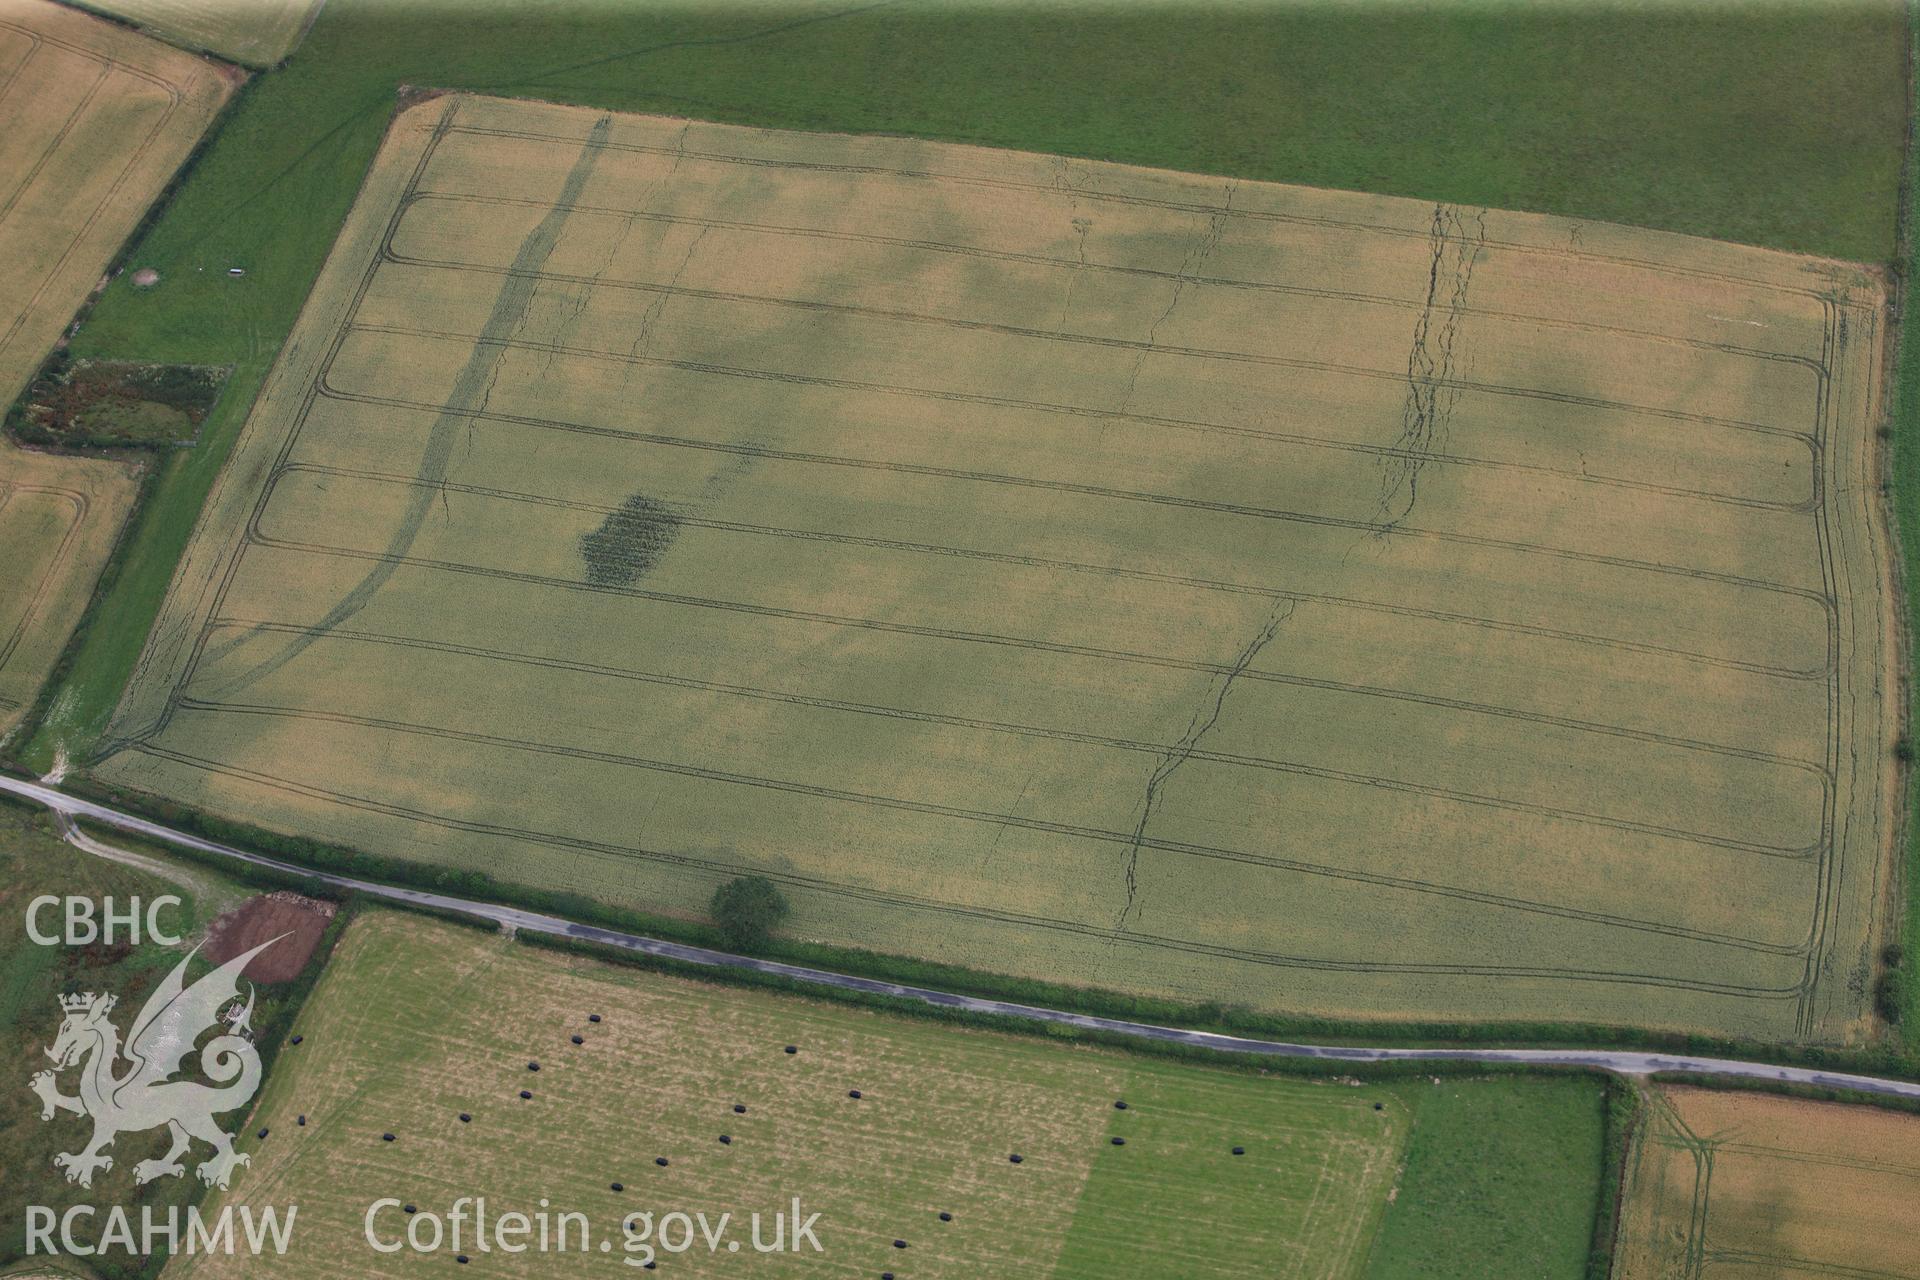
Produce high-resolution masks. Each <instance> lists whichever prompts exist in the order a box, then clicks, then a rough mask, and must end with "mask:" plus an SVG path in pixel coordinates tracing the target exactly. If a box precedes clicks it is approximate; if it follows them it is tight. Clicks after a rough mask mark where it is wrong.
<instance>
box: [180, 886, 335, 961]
mask: <svg viewBox="0 0 1920 1280" xmlns="http://www.w3.org/2000/svg"><path fill="white" fill-rule="evenodd" d="M334 910H335V908H334V904H333V903H331V902H323V901H321V900H320V899H318V898H307V897H302V896H301V895H300V894H297V893H288V892H286V891H284V890H283V891H281V892H278V893H267V894H262V895H261V896H259V897H257V898H249V899H247V900H246V901H245V902H243V903H241V904H240V905H239V906H237V907H235V908H234V909H233V910H231V911H229V912H227V913H226V914H225V915H223V916H221V917H220V918H219V919H217V920H215V921H214V922H213V924H212V925H210V926H209V927H208V929H207V942H206V955H207V959H209V960H211V961H213V962H214V963H215V964H224V963H226V962H227V961H228V960H231V959H233V957H235V956H237V955H239V954H240V953H241V952H243V951H247V950H250V949H251V948H253V947H257V946H259V945H260V944H261V943H263V942H265V941H266V940H267V939H269V938H278V937H280V935H281V934H287V935H289V936H287V937H285V938H282V939H281V941H280V942H279V943H278V944H277V945H275V946H272V947H269V948H267V950H265V951H262V952H261V953H260V954H259V955H257V956H255V957H254V958H253V960H252V962H251V963H249V964H248V965H247V967H246V968H245V969H244V970H242V971H241V976H242V977H244V978H248V979H251V980H252V981H254V982H287V981H290V980H291V979H293V978H296V977H298V976H299V975H300V971H301V970H302V969H305V968H306V967H307V961H308V960H309V959H310V958H312V956H313V949H314V947H315V946H317V945H318V944H319V942H320V935H321V934H322V933H324V932H326V928H327V922H328V921H330V920H332V919H333V913H334Z"/></svg>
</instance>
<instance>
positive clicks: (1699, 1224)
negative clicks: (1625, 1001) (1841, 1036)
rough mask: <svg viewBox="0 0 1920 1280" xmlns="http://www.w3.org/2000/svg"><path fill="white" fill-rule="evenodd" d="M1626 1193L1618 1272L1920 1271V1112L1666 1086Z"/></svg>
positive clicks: (1774, 1279)
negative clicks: (1919, 1208)
mask: <svg viewBox="0 0 1920 1280" xmlns="http://www.w3.org/2000/svg"><path fill="white" fill-rule="evenodd" d="M1625 1195H1626V1199H1625V1211H1624V1216H1623V1219H1622V1223H1621V1229H1620V1239H1619V1244H1618V1246H1617V1254H1616V1261H1615V1266H1614V1271H1613V1276H1614V1280H1665V1278H1666V1277H1669V1276H1685V1277H1689V1278H1694V1277H1700V1278H1705V1280H1799V1278H1800V1277H1810V1276H1846V1277H1859V1278H1861V1280H1868V1278H1871V1280H1916V1278H1920V1250H1916V1249H1915V1247H1914V1238H1913V1206H1914V1203H1915V1197H1916V1196H1920V1116H1913V1115H1905V1114H1901V1113H1898V1112H1891V1111H1884V1110H1880V1109H1878V1108H1874V1107H1864V1106H1847V1105H1844V1104H1840V1103H1832V1102H1810V1101H1802V1100H1800V1099H1797V1098H1784V1097H1773V1096H1768V1095H1764V1094H1750V1093H1732V1092H1726V1091H1721V1090H1705V1089H1693V1088H1664V1089H1661V1090H1659V1091H1657V1093H1656V1094H1655V1105H1654V1106H1651V1107H1649V1108H1648V1109H1647V1112H1646V1122H1645V1129H1644V1132H1643V1133H1642V1135H1641V1138H1640V1141H1639V1143H1638V1145H1637V1147H1636V1149H1635V1152H1634V1156H1633V1159H1632V1162H1631V1164H1630V1165H1629V1167H1628V1175H1627V1185H1626V1193H1625Z"/></svg>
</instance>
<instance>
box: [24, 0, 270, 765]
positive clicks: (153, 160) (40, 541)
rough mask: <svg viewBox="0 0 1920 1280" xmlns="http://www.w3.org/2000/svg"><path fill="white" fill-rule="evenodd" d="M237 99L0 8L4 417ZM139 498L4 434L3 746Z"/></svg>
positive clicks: (141, 44)
mask: <svg viewBox="0 0 1920 1280" xmlns="http://www.w3.org/2000/svg"><path fill="white" fill-rule="evenodd" d="M233 88H234V79H233V78H232V77H230V76H228V75H226V74H223V73H221V72H219V71H217V70H216V69H215V68H214V67H212V66H211V65H210V64H207V63H204V62H202V61H200V60H199V59H197V58H193V57H191V56H189V55H187V54H185V53H181V52H179V51H178V50H175V49H170V48H168V47H167V46H165V45H163V44H160V43H159V42H158V41H154V40H149V39H146V38H145V37H142V36H139V35H136V34H134V33H133V32H130V31H127V30H125V29H123V28H121V27H117V26H114V25H113V24H111V23H108V22H103V21H101V20H99V19H97V18H91V17H87V16H85V15H82V14H78V13H75V12H73V11H72V10H69V9H66V8H63V7H61V6H60V5H57V4H53V3H50V2H47V3H43V2H42V0H9V2H8V3H4V4H0V276H3V277H4V278H5V280H6V284H7V287H6V288H5V290H4V291H0V405H4V404H5V403H6V402H9V401H11V400H12V399H13V398H14V396H15V395H17V394H18V393H19V392H20V390H21V389H22V388H23V387H24V386H25V385H26V384H27V382H28V380H29V379H30V378H31V377H32V376H33V373H34V371H35V370H36V369H37V368H38V367H39V366H40V362H41V361H42V360H43V359H45V358H46V355H47V352H48V351H49V350H50V349H51V348H52V347H53V345H54V343H55V342H56V341H58V340H59V339H60V337H61V333H62V331H63V330H64V329H65V327H66V326H67V324H68V322H69V321H70V320H71V319H72V318H73V313H74V311H75V310H76V309H77V308H78V307H79V306H80V304H81V302H82V301H83V300H84V299H85V298H86V296H87V295H88V293H89V292H91V291H92V289H93V288H94V286H95V284H96V283H97V282H98V281H99V278H100V274H101V272H102V271H103V270H104V269H105V267H106V265H107V263H108V261H109V260H110V259H111V258H112V257H113V255H114V253H115V252H116V251H117V250H118V249H119V247H120V244H121V242H122V241H124V240H125V239H126V237H127V236H128V234H129V233H130V232H132V230H133V229H134V226H135V224H136V223H137V222H138V221H139V219H140V216H141V214H142V213H143V212H144V211H145V209H146V207H147V205H148V203H149V202H151V201H152V200H153V199H154V197H155V196H157V195H158V194H159V192H160V189H161V188H162V187H163V186H164V185H165V184H166V182H167V180H168V179H169V178H170V177H171V176H172V174H173V171H174V169H175V168H176V167H178V165H179V164H180V162H181V161H182V160H183V159H184V158H185V157H186V154H187V152H188V151H189V150H191V149H192V147H193V145H194V144H195V143H196V142H198V141H199V138H200V135H201V134H202V132H203V131H204V130H205V129H206V128H207V126H208V124H209V123H210V122H211V121H212V119H213V116H214V113H215V112H217V111H218V110H219V108H220V105H221V104H222V103H223V102H224V101H225V100H226V98H227V95H228V94H229V93H231V92H232V90H233ZM136 487H137V479H136V472H135V470H134V469H133V468H132V467H131V466H129V465H127V464H125V463H123V462H118V461H109V460H105V459H99V458H82V457H59V456H54V455H50V454H44V453H37V452H32V451H28V450H23V449H20V448H18V447H17V446H16V445H15V444H14V443H13V442H12V441H10V440H8V439H5V438H4V437H0V547H4V548H5V549H6V551H7V565H6V571H5V572H4V573H0V738H4V737H5V736H6V735H7V734H8V733H10V732H11V731H12V730H13V728H14V726H15V725H16V723H17V722H18V720H19V719H20V718H21V716H22V715H23V714H24V713H25V711H26V709H27V707H28V706H29V705H30V704H31V703H32V701H33V699H34V696H35V695H36V693H37V692H38V691H39V688H40V684H41V681H42V680H43V679H44V678H45V677H46V675H47V672H48V670H49V669H50V668H51V667H52V666H53V664H54V661H55V659H56V658H57V657H58V656H59V653H60V649H61V646H62V645H63V644H64V643H65V642H66V639H67V635H68V633H69V632H70V631H71V630H72V629H73V626H74V623H75V622H76V621H77V620H78V618H79V616H80V613H81V611H82V610H83V609H84V608H85V606H86V602H87V599H88V597H89V596H90V595H91V594H92V592H93V584H94V579H95V578H96V576H97V575H98V574H99V572H100V568H101V565H102V564H103V563H104V562H105V560H106V558H107V554H108V552H109V551H110V550H111V548H112V546H113V542H114V539H115V538H116V537H117V536H118V534H119V532H120V526H121V524H122V522H123V521H124V520H125V518H126V514H127V511H128V509H129V508H130V507H131V505H132V503H133V499H134V494H135V490H136Z"/></svg>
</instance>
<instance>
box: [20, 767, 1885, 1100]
mask: <svg viewBox="0 0 1920 1280" xmlns="http://www.w3.org/2000/svg"><path fill="white" fill-rule="evenodd" d="M0 792H4V793H6V794H8V795H13V796H18V797H19V798H21V799H23V800H30V801H33V802H35V803H38V804H41V805H44V806H46V807H47V808H48V809H51V810H52V811H53V813H54V815H55V817H56V820H57V821H58V822H59V826H60V829H61V831H62V833H63V834H65V835H66V837H67V839H68V840H69V841H70V842H72V843H73V844H75V845H77V846H79V847H80V848H82V849H85V850H87V851H88V852H91V853H102V851H103V850H104V849H105V848H106V846H102V845H101V844H100V843H99V842H98V841H94V840H91V839H89V838H88V837H87V835H86V834H85V833H84V832H82V831H80V830H79V829H78V828H77V827H76V826H75V825H74V822H73V820H74V819H76V818H86V819H88V820H89V821H92V822H97V823H99V824H101V825H102V826H108V827H113V828H114V829H116V830H119V831H125V832H128V833H129V834H131V835H137V836H142V837H145V838H147V839H150V840H158V841H162V842H164V843H167V844H171V845H175V846H178V847H181V848H188V849H195V850H198V851H200V852H202V853H208V854H213V855H215V856H217V857H222V858H231V859H233V860H235V861H238V862H245V863H251V864H252V865H254V866H258V867H266V868H270V869H272V870H275V871H282V872H286V873H288V874H291V875H297V876H304V877H307V878H309V879H314V880H320V881H323V882H325V883H327V884H331V885H336V886H338V887H340V888H343V889H352V890H354V891H355V892H358V893H364V894H367V895H368V896H370V897H377V898H386V899H388V900H390V901H394V902H406V903H412V904H414V905H417V906H424V907H432V908H434V909H436V910H440V911H451V912H456V913H458V914H461V915H466V916H472V917H474V918H477V919H481V920H490V921H492V922H494V923H496V924H498V925H501V926H502V927H503V928H511V929H514V930H521V931H526V932H531V933H544V934H551V935H555V936H558V937H562V938H578V939H581V940H582V941H586V942H597V943H600V944H603V945H605V946H610V947H619V948H622V949H624V950H627V951H637V952H641V953H643V954H646V955H650V956H661V957H664V958H666V959H669V960H679V961H683V962H685V963H688V964H697V965H710V966H713V967H715V968H726V969H752V970H755V971H757V972H759V973H766V974H774V975H777V976H779V977H783V978H791V979H793V980H795V981H798V982H804V983H813V984H816V985H819V986H826V987H838V988H841V989H843V990H848V991H864V992H868V993H871V994H874V995H883V996H895V997H899V998H902V999H908V1000H919V1001H922V1002H923V1003H926V1004H931V1005H939V1006H941V1007H943V1008H949V1009H960V1010H964V1011H967V1012H971V1013H985V1014H997V1015H1000V1016H1002V1017H1010V1018H1023V1019H1026V1020H1029V1021H1033V1022H1056V1023H1062V1024H1064V1025H1067V1026H1073V1027H1084V1028H1087V1029H1090V1030H1098V1031H1109V1032H1114V1033H1117V1034H1119V1035H1126V1036H1135V1037H1138V1038H1140V1039H1143V1040H1159V1041H1166V1042H1169V1043H1174V1044H1187V1045H1194V1046H1197V1047H1199V1048H1205V1049H1219V1050H1224V1051H1226V1052H1229V1053H1251V1054H1266V1055H1270V1056H1274V1057H1287V1058H1316V1059H1320V1060H1322V1061H1325V1062H1329V1063H1340V1062H1393V1061H1417V1062H1487V1063H1501V1062H1505V1063H1531V1064H1535V1065H1544V1066H1569V1067H1597V1068H1600V1069H1603V1070H1607V1071H1616V1072H1619V1073H1621V1074H1623V1075H1648V1074H1650V1073H1652V1072H1656V1071H1689V1072H1698V1073H1700V1074H1704V1075H1716V1076H1729V1077H1735V1078H1738V1079H1743V1080H1776V1081H1786V1082H1790V1083H1794V1084H1807V1085H1819V1086H1824V1087H1828V1088H1837V1089H1858V1090H1860V1091H1862V1092H1865V1093H1880V1094H1888V1095H1892V1096H1897V1097H1903V1098H1917V1099H1920V1083H1916V1082H1913V1081H1907V1080H1889V1079H1883V1078H1881V1077H1878V1076H1863V1075H1852V1074H1848V1073H1845V1072H1836V1071H1821V1070H1818V1069H1816V1068H1811V1067H1782V1066H1775V1065H1773V1064H1771V1063H1765V1062H1740V1061H1736V1060H1733V1059H1729V1058H1691V1057H1685V1056H1679V1055H1670V1054H1663V1053H1638V1052H1631V1051H1625V1050H1617V1049H1409V1048H1386V1047H1380V1048H1376V1047H1370V1046H1365V1045H1317V1044H1289V1043H1287V1042H1285V1041H1277V1040H1249V1039H1244V1038H1242V1037H1239V1036H1228V1035H1218V1034H1216V1033H1214V1032H1211V1031H1183V1030H1180V1029H1179V1028H1175V1027H1160V1026H1154V1025H1152V1024H1151V1023H1144V1022H1126V1021H1123V1020H1120V1019H1117V1018H1096V1017H1090V1016H1088V1015H1086V1014H1079V1013H1069V1012H1067V1011H1065V1010H1061V1009H1042V1008H1036V1007H1034V1006H1032V1005H1024V1004H1009V1003H1007V1002H1006V1001H1002V1000H982V999H978V998H976V997H973V996H963V995H956V994H954V993H952V992H949V991H934V990H931V989H929V988H926V987H906V986H901V985H899V984H897V983H892V982H879V981H876V980H874V979H872V978H860V977H855V976H853V975H851V974H844V973H832V972H829V971H827V970H824V969H807V968H802V967H800V966H798V965H790V964H781V963H779V962H778V961H773V960H757V959H754V958H753V957H751V956H736V955H730V954H728V953H726V952H724V951H709V950H707V949H706V948H704V947H690V946H685V945H683V944H681V943H677V942H667V941H663V940H662V939H659V938H647V937H642V936H640V935H638V934H632V933H620V932H618V931H616V930H613V929H602V928H598V927H596V926H593V925H585V924H578V923H575V922H574V921H571V920H564V919H561V918H560V917H558V916H549V915H542V914H540V913H538V912H534V911H522V910H520V909H519V908H517V907H507V906H500V905H497V904H495V903H490V902H473V901H470V900H468V899H466V898H455V897H449V896H447V895H445V894H439V893H427V892H424V891H422V890H418V889H404V888H398V887H395V886H393V885H384V884H375V883H373V882H371V881H366V880H356V879H353V878H352V877H350V876H339V875H330V874H327V873H324V872H319V871H310V870H308V869H306V868H304V867H300V866H296V865H294V864H292V863H288V862H281V861H279V860H277V859H274V858H268V857H264V856H262V855H260V854H257V853H248V852H247V851H245V850H244V849H235V848H233V847H232V846H230V845H224V844H219V843H216V842H215V841H212V840H203V839H201V838H200V837H199V836H194V835H189V834H187V833H186V832H183V831H175V830H173V829H172V828H171V827H166V826H162V825H161V824H160V823H157V822H151V821H149V820H147V819H145V818H141V817H137V816H135V815H133V814H128V813H121V812H120V811H119V810H117V809H112V808H109V807H108V806H106V805H102V804H96V803H94V802H93V801H90V800H83V799H80V798H79V797H77V796H70V795H68V794H66V793H65V792H63V791H60V790H59V789H57V788H55V787H51V786H47V785H45V784H43V783H38V782H27V781H24V780H22V779H18V778H12V777H8V776H7V775H5V774H0ZM116 852H117V851H116ZM103 856H105V855H104V854H103Z"/></svg>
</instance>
